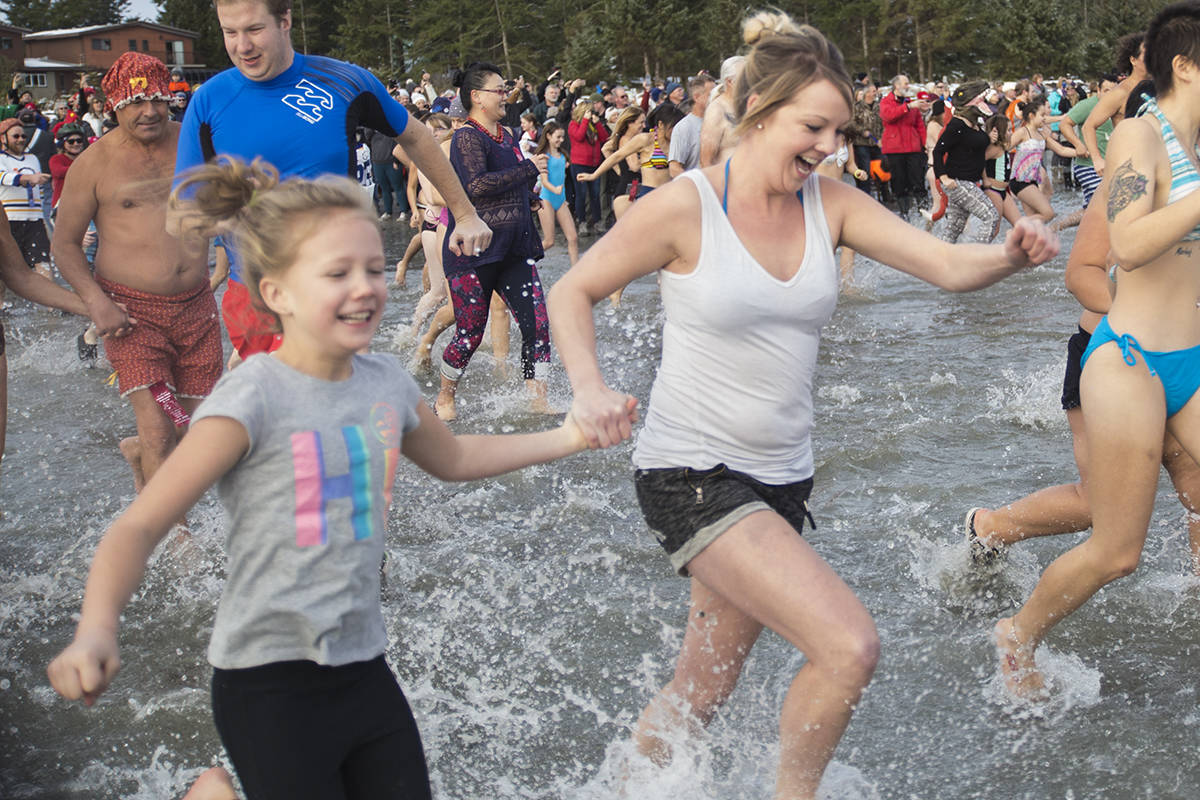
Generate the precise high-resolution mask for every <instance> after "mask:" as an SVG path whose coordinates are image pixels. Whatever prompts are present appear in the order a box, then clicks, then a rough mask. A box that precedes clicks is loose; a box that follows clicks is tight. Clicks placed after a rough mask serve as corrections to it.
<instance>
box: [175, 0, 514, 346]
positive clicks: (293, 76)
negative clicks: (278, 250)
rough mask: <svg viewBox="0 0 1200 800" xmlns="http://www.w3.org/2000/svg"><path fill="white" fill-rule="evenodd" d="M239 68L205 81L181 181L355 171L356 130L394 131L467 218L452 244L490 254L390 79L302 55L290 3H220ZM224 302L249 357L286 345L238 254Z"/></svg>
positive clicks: (439, 156)
mask: <svg viewBox="0 0 1200 800" xmlns="http://www.w3.org/2000/svg"><path fill="white" fill-rule="evenodd" d="M216 10H217V17H218V20H219V22H220V26H221V31H222V32H223V35H224V41H225V49H226V51H227V53H228V55H229V59H230V61H231V62H232V63H233V67H232V68H231V69H227V70H225V71H224V72H222V73H220V74H219V75H216V76H215V77H213V78H212V79H210V80H208V81H206V82H205V83H204V85H203V86H201V87H200V88H199V89H197V90H196V92H195V94H194V95H193V96H192V100H191V103H190V104H189V105H188V111H187V114H186V115H185V116H184V120H183V130H182V132H181V134H180V138H179V153H178V156H177V158H176V176H177V179H178V177H179V176H181V175H182V174H183V173H184V172H185V171H187V170H188V169H190V168H191V167H194V166H197V165H199V164H202V163H204V162H206V161H209V160H211V159H213V158H215V157H217V156H236V157H238V158H241V159H243V160H246V161H250V160H252V159H254V158H255V157H258V156H261V157H263V158H264V159H266V160H267V161H269V162H270V163H271V164H272V165H273V166H274V167H275V168H276V169H278V170H279V174H280V177H281V178H289V177H292V176H300V177H305V178H315V177H318V176H320V175H330V174H333V175H343V176H347V177H352V176H353V175H354V173H355V164H356V162H355V148H356V143H355V141H354V131H355V130H356V129H357V128H359V127H361V126H366V127H370V128H373V129H374V130H377V131H379V132H381V133H383V134H384V135H387V136H393V137H395V138H396V141H397V143H398V144H400V145H401V146H402V147H403V148H404V152H405V153H407V154H408V156H409V157H410V158H411V159H412V161H413V163H414V164H415V165H416V167H417V168H418V169H419V170H420V171H421V172H422V173H424V174H425V175H426V176H428V177H429V179H430V180H431V181H432V182H433V184H434V185H435V186H436V187H437V189H438V191H439V192H440V194H441V195H442V197H443V198H445V200H446V203H447V205H448V206H449V208H450V209H451V212H452V213H453V214H454V216H455V219H456V220H457V221H458V225H457V226H456V228H455V230H454V233H453V234H452V238H451V240H450V247H451V248H452V249H453V250H455V251H456V252H459V251H461V252H465V253H467V254H468V255H472V254H474V253H475V252H476V251H478V252H483V250H484V249H485V248H486V247H487V245H488V243H489V242H490V241H491V231H490V230H489V229H488V227H487V226H486V225H485V224H484V223H483V221H482V220H481V219H480V218H479V215H478V214H476V213H475V209H474V207H473V205H472V204H471V201H470V200H469V199H468V198H467V195H466V193H465V192H464V191H463V188H462V185H461V184H460V183H459V182H458V179H457V177H456V176H455V174H454V170H453V169H451V167H450V163H449V161H447V159H446V157H445V155H444V154H443V153H442V151H441V149H440V148H438V146H437V143H436V142H435V141H434V140H433V137H432V136H431V135H430V134H429V130H428V129H427V128H426V127H425V125H424V123H422V122H421V121H420V120H416V119H412V118H411V117H410V116H409V114H408V112H407V110H406V109H405V108H404V106H403V105H401V104H400V103H398V102H397V101H396V100H395V98H393V97H391V96H390V95H389V94H388V92H387V88H386V87H385V86H384V85H383V83H382V82H381V81H380V80H379V79H378V78H376V77H375V76H374V75H372V74H371V73H370V72H368V71H367V70H365V69H363V68H362V67H359V66H357V65H355V64H349V63H346V62H344V61H337V60H335V59H331V58H326V57H323V56H312V55H308V54H304V53H297V52H296V50H295V48H293V46H292V40H291V30H292V4H291V0H217V2H216ZM229 255H230V275H229V280H230V284H229V286H228V287H227V289H226V291H225V295H224V296H223V298H222V303H221V306H222V315H223V317H224V320H225V325H226V330H227V331H228V332H229V334H230V339H231V340H232V341H233V342H234V346H235V348H236V349H237V351H238V355H239V356H240V357H241V358H246V357H248V356H250V355H251V354H253V353H259V352H267V351H270V350H272V349H275V348H277V347H278V346H279V344H280V343H281V340H280V339H279V337H277V336H276V335H275V333H274V330H273V329H274V320H273V318H272V317H270V316H268V315H265V314H263V313H261V312H259V311H257V309H255V308H254V307H253V305H252V303H251V301H250V293H249V292H248V291H247V289H246V287H245V285H244V284H243V283H242V281H241V266H240V262H239V260H238V258H237V254H236V253H234V252H231V253H230V254H229Z"/></svg>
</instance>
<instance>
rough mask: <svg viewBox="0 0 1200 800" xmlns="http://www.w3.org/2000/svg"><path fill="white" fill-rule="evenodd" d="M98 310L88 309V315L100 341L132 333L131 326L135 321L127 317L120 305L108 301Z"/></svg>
mask: <svg viewBox="0 0 1200 800" xmlns="http://www.w3.org/2000/svg"><path fill="white" fill-rule="evenodd" d="M105 300H106V301H107V302H106V303H105V304H104V305H102V306H100V307H99V308H95V309H93V308H89V309H88V315H89V316H90V317H91V318H92V324H93V325H95V326H96V335H97V336H99V337H100V338H101V339H106V338H108V337H109V336H116V337H118V338H119V337H121V336H124V335H126V334H127V333H132V332H133V326H134V325H136V324H137V321H136V320H134V319H133V318H132V317H130V316H129V312H128V311H126V309H125V307H124V306H122V305H121V304H120V303H114V302H113V301H112V300H108V298H105Z"/></svg>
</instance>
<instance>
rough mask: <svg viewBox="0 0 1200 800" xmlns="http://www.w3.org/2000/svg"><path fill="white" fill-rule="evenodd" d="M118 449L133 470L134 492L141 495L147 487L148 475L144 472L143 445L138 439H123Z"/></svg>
mask: <svg viewBox="0 0 1200 800" xmlns="http://www.w3.org/2000/svg"><path fill="white" fill-rule="evenodd" d="M117 447H119V448H120V449H121V455H123V456H125V460H126V461H128V462H129V468H130V469H132V470H133V490H134V491H135V492H139V493H140V492H141V491H142V487H143V486H145V485H146V473H144V472H142V443H141V441H139V440H138V437H136V436H128V437H126V438H124V439H122V440H121V443H120V444H118V445H117Z"/></svg>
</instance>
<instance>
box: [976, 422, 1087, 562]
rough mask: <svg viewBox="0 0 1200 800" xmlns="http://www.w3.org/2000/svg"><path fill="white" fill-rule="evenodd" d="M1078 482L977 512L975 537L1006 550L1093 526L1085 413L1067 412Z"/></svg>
mask: <svg viewBox="0 0 1200 800" xmlns="http://www.w3.org/2000/svg"><path fill="white" fill-rule="evenodd" d="M1067 423H1068V424H1069V425H1070V426H1071V437H1072V444H1073V446H1074V451H1075V465H1076V467H1077V468H1078V469H1079V480H1078V481H1076V482H1075V483H1064V484H1060V485H1058V486H1048V487H1046V488H1045V489H1042V490H1040V491H1037V492H1034V493H1033V494H1030V495H1026V496H1025V497H1022V498H1021V499H1020V500H1015V501H1013V502H1012V503H1009V504H1008V505H1006V506H1004V507H1002V508H997V509H995V510H992V509H987V508H981V509H978V510H977V511H976V512H975V535H976V536H977V537H978V538H979V541H980V542H981V543H982V544H984V545H986V546H988V547H1006V546H1008V545H1010V544H1013V543H1015V542H1020V541H1023V540H1025V539H1032V538H1034V537H1036V536H1054V535H1056V534H1060V533H1074V532H1076V531H1082V530H1086V529H1087V528H1089V527H1091V524H1092V510H1091V507H1090V506H1089V505H1088V498H1087V433H1086V428H1085V426H1084V421H1083V411H1082V410H1081V409H1079V408H1072V409H1069V410H1068V411H1067Z"/></svg>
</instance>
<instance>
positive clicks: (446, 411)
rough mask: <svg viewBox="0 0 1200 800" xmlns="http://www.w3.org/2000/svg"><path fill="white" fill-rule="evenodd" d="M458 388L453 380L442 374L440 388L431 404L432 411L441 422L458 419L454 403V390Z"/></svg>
mask: <svg viewBox="0 0 1200 800" xmlns="http://www.w3.org/2000/svg"><path fill="white" fill-rule="evenodd" d="M457 388H458V384H457V383H456V382H455V381H452V380H450V379H449V378H447V377H446V376H445V375H443V376H442V388H441V389H439V390H438V396H437V400H436V401H435V402H434V404H433V413H435V414H437V415H438V419H440V420H442V421H443V422H450V421H451V420H455V419H458V409H457V408H456V407H455V405H454V392H455V390H456V389H457Z"/></svg>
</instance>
